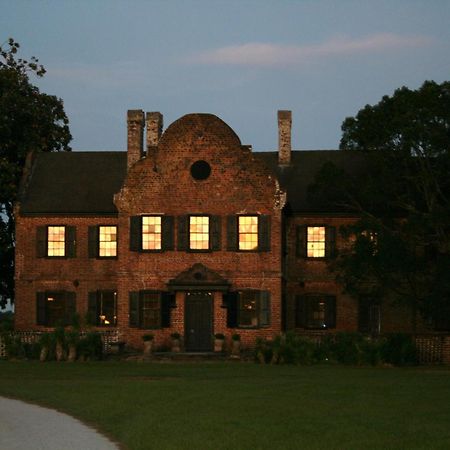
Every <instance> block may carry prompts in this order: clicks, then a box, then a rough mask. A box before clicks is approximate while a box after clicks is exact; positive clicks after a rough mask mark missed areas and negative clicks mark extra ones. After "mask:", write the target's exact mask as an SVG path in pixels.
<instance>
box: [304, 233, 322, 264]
mask: <svg viewBox="0 0 450 450" xmlns="http://www.w3.org/2000/svg"><path fill="white" fill-rule="evenodd" d="M307 256H308V258H325V227H307Z"/></svg>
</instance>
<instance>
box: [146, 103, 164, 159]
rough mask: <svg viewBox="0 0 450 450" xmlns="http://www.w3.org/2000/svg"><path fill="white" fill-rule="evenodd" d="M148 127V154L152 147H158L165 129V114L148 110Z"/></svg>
mask: <svg viewBox="0 0 450 450" xmlns="http://www.w3.org/2000/svg"><path fill="white" fill-rule="evenodd" d="M146 127H147V144H146V147H147V154H148V153H149V150H150V148H151V147H156V146H157V145H158V142H159V138H160V137H161V134H162V130H163V115H162V114H161V113H160V112H148V113H147V114H146Z"/></svg>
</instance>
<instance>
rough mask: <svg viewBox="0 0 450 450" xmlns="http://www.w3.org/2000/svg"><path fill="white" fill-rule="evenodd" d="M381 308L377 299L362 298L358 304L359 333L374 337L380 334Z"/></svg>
mask: <svg viewBox="0 0 450 450" xmlns="http://www.w3.org/2000/svg"><path fill="white" fill-rule="evenodd" d="M380 319H381V308H380V303H379V301H378V300H377V299H375V298H372V297H360V298H359V304H358V331H359V332H360V333H369V334H372V335H377V334H380V325H381V323H380Z"/></svg>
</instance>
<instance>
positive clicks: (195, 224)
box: [189, 216, 209, 250]
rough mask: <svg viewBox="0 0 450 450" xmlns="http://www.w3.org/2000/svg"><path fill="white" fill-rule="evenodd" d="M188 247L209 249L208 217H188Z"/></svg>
mask: <svg viewBox="0 0 450 450" xmlns="http://www.w3.org/2000/svg"><path fill="white" fill-rule="evenodd" d="M189 248H190V249H191V250H208V249H209V217H208V216H190V217H189Z"/></svg>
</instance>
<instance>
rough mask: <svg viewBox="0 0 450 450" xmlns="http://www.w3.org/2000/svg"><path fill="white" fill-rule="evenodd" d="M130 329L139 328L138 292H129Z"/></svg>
mask: <svg viewBox="0 0 450 450" xmlns="http://www.w3.org/2000/svg"><path fill="white" fill-rule="evenodd" d="M129 316H130V327H133V328H137V327H139V292H130V309H129Z"/></svg>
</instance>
